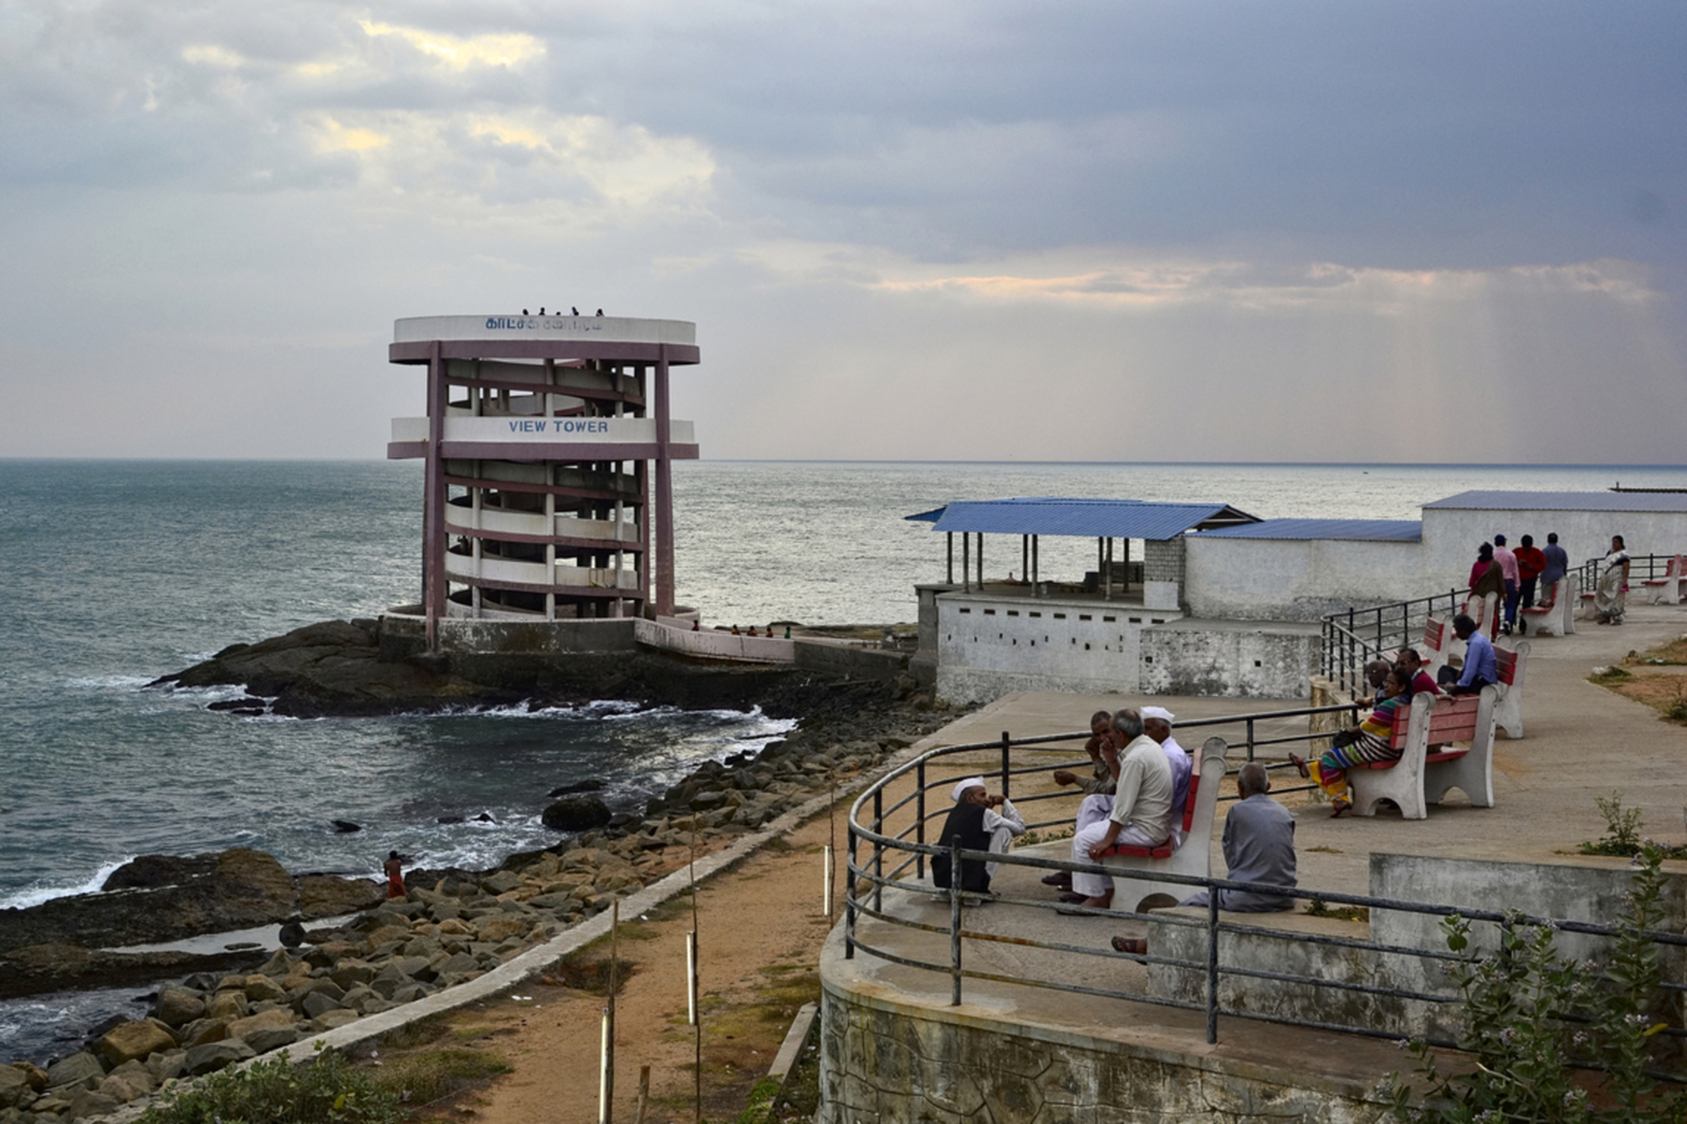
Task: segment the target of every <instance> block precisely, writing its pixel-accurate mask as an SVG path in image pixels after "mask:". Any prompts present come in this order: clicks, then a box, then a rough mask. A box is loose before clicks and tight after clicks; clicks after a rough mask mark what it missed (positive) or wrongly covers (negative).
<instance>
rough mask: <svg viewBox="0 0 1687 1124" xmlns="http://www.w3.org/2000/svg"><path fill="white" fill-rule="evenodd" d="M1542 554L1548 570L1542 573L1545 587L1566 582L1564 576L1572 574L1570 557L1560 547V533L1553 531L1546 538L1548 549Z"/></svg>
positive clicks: (1542, 582)
mask: <svg viewBox="0 0 1687 1124" xmlns="http://www.w3.org/2000/svg"><path fill="white" fill-rule="evenodd" d="M1541 553H1542V554H1543V555H1545V556H1546V569H1544V570H1542V571H1541V584H1542V585H1543V586H1550V585H1556V584H1557V583H1558V582H1561V581H1563V580H1564V575H1565V574H1568V573H1569V572H1570V555H1569V553H1568V552H1567V551H1565V549H1564V548H1563V547H1561V546H1559V545H1558V532H1557V531H1551V532H1549V533H1548V534H1547V536H1546V549H1544V550H1542V551H1541Z"/></svg>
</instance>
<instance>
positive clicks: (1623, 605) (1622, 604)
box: [1593, 535, 1630, 624]
mask: <svg viewBox="0 0 1687 1124" xmlns="http://www.w3.org/2000/svg"><path fill="white" fill-rule="evenodd" d="M1599 565H1600V567H1601V569H1602V571H1603V572H1602V573H1600V575H1599V587H1598V588H1597V589H1596V590H1594V594H1593V617H1594V620H1595V621H1597V622H1598V623H1599V624H1622V623H1623V613H1624V612H1625V611H1626V610H1627V609H1628V568H1629V565H1630V562H1629V556H1628V549H1627V547H1626V546H1625V545H1624V543H1623V537H1622V536H1621V535H1612V536H1611V553H1609V554H1607V555H1606V556H1605V560H1604V561H1603V562H1601V563H1600V564H1599Z"/></svg>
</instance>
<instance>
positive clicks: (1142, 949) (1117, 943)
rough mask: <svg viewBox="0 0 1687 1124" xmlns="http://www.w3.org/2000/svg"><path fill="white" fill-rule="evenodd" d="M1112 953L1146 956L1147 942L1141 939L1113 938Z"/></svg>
mask: <svg viewBox="0 0 1687 1124" xmlns="http://www.w3.org/2000/svg"><path fill="white" fill-rule="evenodd" d="M1113 951H1114V952H1125V953H1130V954H1131V955H1134V956H1146V955H1148V942H1147V941H1145V940H1143V939H1142V938H1141V937H1114V938H1113Z"/></svg>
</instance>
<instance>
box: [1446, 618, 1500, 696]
mask: <svg viewBox="0 0 1687 1124" xmlns="http://www.w3.org/2000/svg"><path fill="white" fill-rule="evenodd" d="M1453 632H1454V633H1455V634H1456V635H1457V636H1458V638H1459V639H1460V640H1463V641H1464V642H1465V650H1464V673H1463V674H1462V675H1459V676H1458V681H1457V682H1456V683H1452V685H1451V686H1448V687H1447V693H1448V694H1449V695H1474V694H1478V693H1480V692H1481V690H1482V688H1484V687H1486V686H1488V685H1489V684H1490V683H1495V682H1497V681H1498V680H1499V677H1500V665H1499V657H1498V656H1496V655H1495V654H1494V646H1493V645H1492V644H1491V643H1489V642H1488V638H1487V637H1486V636H1485V635H1483V634H1482V631H1481V630H1480V629H1478V628H1477V627H1476V622H1475V621H1473V620H1471V619H1470V618H1469V617H1468V616H1466V615H1465V614H1464V613H1460V614H1459V615H1458V616H1456V617H1454V618H1453ZM1455 674H1456V673H1455V672H1454V671H1453V669H1452V668H1450V667H1444V668H1442V669H1441V673H1440V675H1439V676H1438V678H1439V679H1440V680H1441V683H1442V685H1444V686H1445V685H1446V684H1448V683H1449V682H1450V681H1451V680H1452V679H1453V676H1454V675H1455Z"/></svg>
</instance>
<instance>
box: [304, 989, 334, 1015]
mask: <svg viewBox="0 0 1687 1124" xmlns="http://www.w3.org/2000/svg"><path fill="white" fill-rule="evenodd" d="M341 994H342V995H343V994H344V993H343V992H342V993H341ZM339 1006H340V1001H339V1000H338V999H336V998H331V997H330V996H329V995H328V993H327V992H324V991H313V992H311V993H310V994H308V995H306V996H305V997H304V1000H303V1001H302V1002H300V1004H299V1009H300V1010H301V1011H303V1012H304V1013H305V1014H306V1015H309V1016H310V1017H311V1018H313V1019H318V1018H321V1017H322V1016H323V1015H325V1014H327V1013H328V1012H329V1011H334V1010H338V1009H339Z"/></svg>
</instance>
